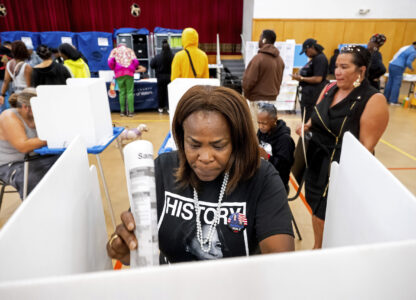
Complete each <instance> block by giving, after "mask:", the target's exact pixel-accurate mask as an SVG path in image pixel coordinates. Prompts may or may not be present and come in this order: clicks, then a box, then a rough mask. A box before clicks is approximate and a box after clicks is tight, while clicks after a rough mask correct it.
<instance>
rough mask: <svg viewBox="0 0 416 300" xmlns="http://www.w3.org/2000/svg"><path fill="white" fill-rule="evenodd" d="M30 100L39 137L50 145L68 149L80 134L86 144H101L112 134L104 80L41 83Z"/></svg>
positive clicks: (84, 79) (80, 79) (85, 79)
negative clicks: (54, 83) (64, 83)
mask: <svg viewBox="0 0 416 300" xmlns="http://www.w3.org/2000/svg"><path fill="white" fill-rule="evenodd" d="M36 91H37V94H38V96H37V97H35V98H32V99H31V101H30V102H31V105H32V110H33V116H34V119H35V123H36V129H37V132H38V136H39V138H40V139H42V140H46V141H47V143H48V147H49V148H65V147H66V146H68V145H69V143H70V141H71V140H72V139H74V138H75V137H76V136H77V135H80V136H81V137H82V138H83V139H84V141H85V142H86V143H87V147H92V146H96V145H102V144H105V143H106V142H108V140H109V139H110V137H111V136H112V135H113V128H112V122H111V113H110V106H109V103H108V97H107V93H106V88H105V82H104V80H103V79H98V78H70V79H68V80H67V84H66V85H40V86H38V87H37V88H36Z"/></svg>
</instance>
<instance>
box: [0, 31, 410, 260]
mask: <svg viewBox="0 0 416 300" xmlns="http://www.w3.org/2000/svg"><path fill="white" fill-rule="evenodd" d="M198 40H199V38H198V33H197V31H196V30H195V29H193V28H186V29H185V30H184V31H183V33H182V44H183V48H184V49H183V50H182V51H180V52H178V53H176V54H175V55H173V53H172V51H171V49H170V47H169V43H168V41H167V40H164V41H163V42H162V51H161V53H160V54H158V55H157V56H156V57H155V58H154V59H153V60H152V61H151V62H150V67H151V68H153V69H155V71H156V78H157V79H158V94H159V112H163V111H168V109H169V106H168V103H169V102H168V93H167V85H168V84H169V82H170V81H173V80H175V79H176V78H208V77H209V72H208V58H207V55H206V54H205V53H204V52H203V51H202V50H200V49H199V48H198ZM386 40H387V39H386V37H385V36H384V35H383V34H375V35H374V36H372V37H371V38H370V40H369V42H368V45H367V47H363V46H359V45H349V46H346V47H343V48H341V49H339V51H335V52H334V57H333V58H331V60H330V63H328V60H327V58H326V56H325V54H324V52H323V50H324V47H323V46H322V45H321V44H319V43H318V41H317V40H315V39H313V38H308V39H306V40H305V41H304V42H303V45H302V53H305V54H306V56H307V57H308V58H309V61H308V62H307V64H306V65H305V66H304V67H302V68H301V69H300V70H299V72H298V73H295V74H292V75H291V76H292V78H293V80H297V81H299V86H300V88H299V90H300V104H301V113H302V120H301V123H302V124H303V125H300V126H299V128H298V129H297V130H296V132H297V133H298V134H299V135H303V134H305V132H306V133H308V132H309V133H312V134H311V138H310V140H309V145H308V147H307V151H306V159H307V162H308V168H307V169H306V173H305V176H304V178H305V194H306V200H307V202H308V204H309V206H310V207H311V209H312V213H313V215H312V225H313V231H314V237H315V244H314V248H315V249H318V248H320V247H321V246H322V235H323V229H324V224H325V212H326V204H327V195H328V187H329V184H328V182H329V175H330V174H329V169H330V164H331V163H332V162H334V161H339V158H340V154H341V145H342V139H343V135H344V133H345V132H346V131H349V132H351V133H352V134H353V135H354V136H355V137H356V138H357V139H358V140H359V141H360V142H361V143H362V144H363V145H364V146H365V147H366V148H367V149H368V150H369V151H370V152H372V153H374V149H375V146H376V144H377V143H378V141H379V139H380V138H381V136H382V134H383V132H384V131H385V129H386V127H387V123H388V119H389V115H388V106H387V103H388V101H389V102H392V103H394V102H395V101H396V102H397V96H398V89H399V88H400V84H401V76H402V74H403V72H404V69H405V68H406V67H409V68H411V67H412V62H413V60H414V59H415V57H416V42H415V43H413V45H410V46H407V47H403V48H402V49H401V50H400V51H399V52H398V53H397V54H396V55H395V57H394V58H393V60H392V61H391V62H390V65H389V73H390V74H389V81H388V83H387V86H386V90H385V95H386V97H387V99H386V97H385V96H384V95H383V94H382V93H380V80H379V78H380V76H382V75H383V74H384V73H385V71H386V68H385V67H384V65H383V62H382V56H381V54H380V52H379V49H380V48H381V47H382V46H383V45H384V43H385V42H386ZM275 41H276V34H275V32H274V31H272V30H264V31H263V32H262V33H261V35H260V38H259V50H258V53H257V55H255V56H254V57H253V59H252V60H251V61H250V63H249V64H248V66H247V68H246V71H245V73H244V76H243V82H242V87H243V95H242V94H239V93H238V92H236V91H234V90H232V89H228V88H224V87H211V86H195V87H193V88H191V89H189V90H188V91H187V92H186V93H185V94H184V95H183V97H182V98H181V99H180V101H179V103H178V105H177V108H176V111H175V112H174V117H173V124H172V136H173V138H174V140H175V143H176V145H177V148H178V150H177V151H174V152H170V153H166V154H162V155H159V157H158V158H157V159H156V161H155V178H156V194H157V212H158V219H159V246H160V259H161V262H162V263H173V262H184V261H192V260H204V259H217V258H223V257H235V256H245V255H253V254H258V253H276V252H283V251H293V250H294V239H293V230H292V223H291V222H292V214H291V211H290V209H289V206H288V202H287V195H288V192H289V176H290V171H291V168H292V165H293V163H294V151H295V146H296V145H295V142H294V140H293V139H292V137H291V130H290V128H289V127H288V126H287V125H286V123H285V121H284V120H283V119H281V118H280V117H279V116H278V113H277V107H276V98H277V96H278V95H279V92H280V86H281V84H282V80H283V72H284V68H285V64H284V62H283V59H282V57H281V56H280V52H279V50H278V49H277V48H276V47H275V45H274V44H275ZM9 48H11V49H9ZM7 49H9V50H10V52H8V50H7ZM0 51H1V52H0V53H1V54H2V55H3V57H4V56H7V57H8V58H9V59H8V61H7V62H6V64H5V71H4V81H3V83H2V87H1V96H0V104H2V103H3V101H4V96H5V95H6V92H8V91H9V88H10V87H9V86H10V83H13V87H12V89H13V93H14V95H13V96H11V97H10V98H11V99H12V101H11V102H12V103H13V107H14V108H13V109H10V110H7V111H5V112H3V113H2V114H1V115H0V160H1V161H0V179H2V180H3V181H5V182H7V183H9V184H12V185H13V186H15V187H16V188H18V190H19V192H20V191H21V185H22V184H21V183H20V182H17V181H18V180H17V177H16V176H15V175H14V174H19V172H21V171H19V170H21V165H18V164H14V163H13V164H10V163H11V162H15V161H19V162H21V161H22V158H23V156H24V154H25V153H28V152H31V151H32V150H33V149H35V148H38V147H40V146H42V145H44V142H43V141H41V140H39V139H38V138H37V137H36V130H35V127H34V122H33V115H32V113H31V108H30V101H29V100H30V98H31V97H33V96H35V95H36V93H35V91H34V90H33V88H32V89H31V88H28V87H36V86H38V85H42V84H64V83H65V81H66V79H67V78H70V77H76V78H79V77H81V78H82V77H90V72H89V68H88V61H87V60H86V59H85V57H84V56H83V55H82V53H80V52H79V51H78V50H77V49H75V48H74V47H73V46H71V45H69V44H62V45H61V46H60V47H59V48H58V55H54V54H53V51H52V49H49V48H48V47H47V46H44V45H40V46H39V47H38V48H37V49H36V54H37V56H38V58H39V59H40V61H37V62H35V61H36V59H35V58H34V57H33V55H31V53H30V52H29V50H28V49H27V47H26V45H25V44H24V43H23V42H21V41H15V42H13V43H11V44H10V43H4V44H3V47H2V48H0ZM60 60H62V61H61V62H60ZM2 62H3V60H2ZM34 62H35V63H34ZM108 65H109V67H110V68H111V69H112V70H114V73H115V78H116V81H117V84H118V87H119V90H120V93H119V95H120V113H121V116H126V115H127V116H132V115H133V113H134V97H133V83H134V73H135V72H143V71H145V69H144V67H143V66H140V65H139V62H138V59H137V57H136V55H135V53H134V51H133V50H132V49H130V48H128V47H127V46H126V45H125V44H119V45H118V46H117V47H116V48H114V49H113V50H112V51H111V54H110V56H109V58H108ZM328 73H329V74H330V75H329V76H332V78H335V81H333V82H329V80H328V78H330V77H328ZM399 77H400V78H399ZM387 100H388V101H387ZM126 104H127V106H126ZM301 127H302V128H304V130H301V129H300V128H301ZM22 155H23V156H22ZM55 160H56V157H50V158H48V159H47V160H45V162H44V165H45V166H46V167H44V168H43V167H39V170H41V172H40V175H39V176H40V178H41V176H43V175H42V174H44V172H45V171H47V169H48V168H49V167H50V166H51V164H53V162H54V161H55ZM42 172H43V173H42ZM12 173H13V175H11V174H12ZM32 186H33V184H32V185H31V188H33V187H32ZM167 195H169V196H167ZM172 201H176V202H178V203H182V204H178V205H179V206H178V207H185V206H186V207H187V210H186V212H184V213H183V214H180V213H175V214H173V213H172V212H170V211H169V209H168V208H167V207H169V204H170V203H171V202H172ZM187 204H190V206H189V207H188V206H187ZM203 211H205V213H202V212H203ZM208 211H210V213H209V214H208V213H206V212H208ZM121 220H122V223H121V224H120V225H119V226H117V229H116V231H115V232H114V233H113V234H112V237H111V239H110V240H109V242H108V243H107V252H108V255H109V256H110V257H112V258H114V259H118V260H120V261H122V262H123V263H124V264H129V257H130V250H133V249H135V248H136V247H137V245H138V243H140V241H137V239H136V237H135V235H134V227H135V221H134V217H133V215H132V213H131V212H130V211H126V212H124V213H123V214H122V216H121ZM230 224H231V225H230ZM233 226H234V227H233ZM236 228H237V229H236Z"/></svg>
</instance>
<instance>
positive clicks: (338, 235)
mask: <svg viewBox="0 0 416 300" xmlns="http://www.w3.org/2000/svg"><path fill="white" fill-rule="evenodd" d="M342 147H343V148H342V152H341V159H340V163H339V164H337V163H333V164H332V167H331V177H330V183H329V192H328V204H327V208H326V220H325V230H324V240H323V247H341V246H350V245H361V244H370V243H383V242H391V241H401V240H406V239H415V240H416V217H415V216H416V198H415V196H414V195H413V194H412V193H411V192H410V191H409V190H408V189H407V188H406V187H405V186H404V185H403V184H402V183H401V182H400V181H399V180H398V179H397V178H396V177H394V176H393V174H392V173H391V172H390V171H389V170H388V169H387V168H385V167H384V166H383V165H382V164H381V162H380V161H378V160H377V159H376V158H375V157H374V156H373V155H372V154H371V153H370V152H369V151H368V150H367V149H366V148H365V147H364V146H363V145H362V144H361V143H360V142H358V141H357V140H356V139H355V138H354V136H353V135H352V134H351V133H349V132H347V133H345V135H344V139H343V144H342Z"/></svg>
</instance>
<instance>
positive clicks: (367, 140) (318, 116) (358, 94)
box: [305, 46, 389, 249]
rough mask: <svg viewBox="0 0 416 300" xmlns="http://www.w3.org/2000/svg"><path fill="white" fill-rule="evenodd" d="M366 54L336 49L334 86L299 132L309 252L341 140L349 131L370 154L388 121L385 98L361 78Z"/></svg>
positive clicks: (356, 49)
mask: <svg viewBox="0 0 416 300" xmlns="http://www.w3.org/2000/svg"><path fill="white" fill-rule="evenodd" d="M370 59H371V55H370V53H369V52H368V50H367V49H365V48H363V47H361V46H348V47H344V48H343V49H341V52H340V55H339V56H338V58H337V61H336V69H335V78H336V80H337V82H336V84H331V85H329V86H327V87H326V88H325V89H324V91H323V92H322V93H321V95H320V97H319V100H318V102H317V105H316V106H315V108H314V112H313V113H312V116H311V119H310V120H309V122H308V123H307V124H305V130H308V131H310V132H311V133H312V138H311V140H310V142H309V146H308V150H307V161H308V169H307V171H306V176H305V192H306V200H307V202H308V203H309V205H310V207H311V208H312V213H313V215H312V225H313V229H314V235H315V245H314V249H315V248H320V247H321V245H322V235H323V228H324V220H325V211H326V201H327V193H328V179H329V169H330V165H331V162H333V161H337V162H338V161H339V158H340V155H341V145H342V138H343V135H344V133H345V132H346V131H350V132H351V133H352V134H353V135H354V136H355V137H356V138H357V139H358V140H360V142H361V143H362V144H363V145H364V146H365V147H366V148H367V149H368V150H369V151H370V152H374V148H375V146H376V144H377V142H378V141H379V139H380V138H381V135H382V134H383V132H384V130H385V129H386V127H387V123H388V118H389V116H388V108H387V104H386V99H385V97H384V96H383V95H382V94H380V93H379V92H378V91H377V90H376V89H375V88H374V87H372V86H371V85H370V84H369V82H368V80H367V79H366V76H367V70H368V65H369V62H370Z"/></svg>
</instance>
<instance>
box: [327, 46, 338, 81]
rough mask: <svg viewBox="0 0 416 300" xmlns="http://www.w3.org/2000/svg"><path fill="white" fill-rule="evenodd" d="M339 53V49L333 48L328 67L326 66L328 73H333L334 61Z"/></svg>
mask: <svg viewBox="0 0 416 300" xmlns="http://www.w3.org/2000/svg"><path fill="white" fill-rule="evenodd" d="M338 55H339V49H335V50H334V55H332V56H331V59H330V60H329V67H328V74H329V75H335V62H336V61H337V57H338Z"/></svg>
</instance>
